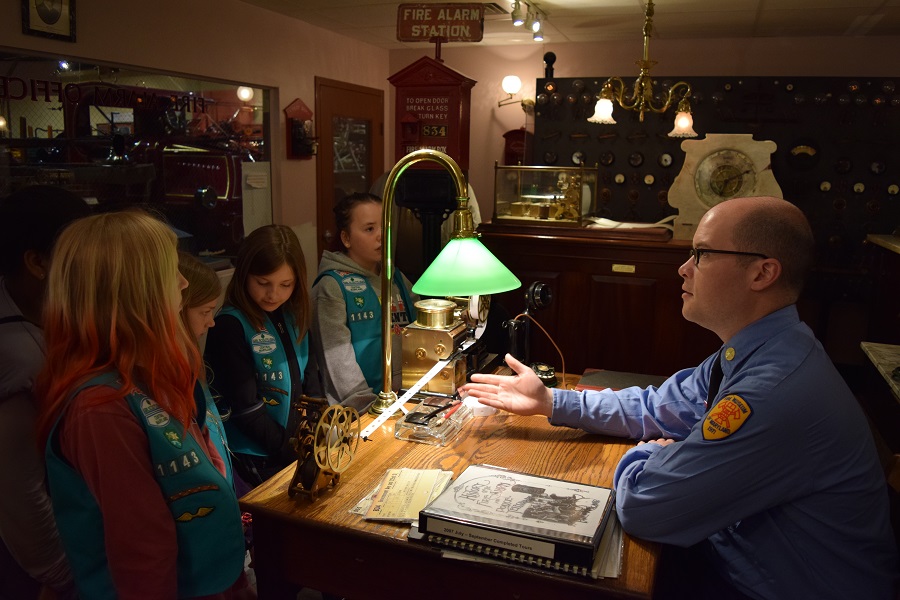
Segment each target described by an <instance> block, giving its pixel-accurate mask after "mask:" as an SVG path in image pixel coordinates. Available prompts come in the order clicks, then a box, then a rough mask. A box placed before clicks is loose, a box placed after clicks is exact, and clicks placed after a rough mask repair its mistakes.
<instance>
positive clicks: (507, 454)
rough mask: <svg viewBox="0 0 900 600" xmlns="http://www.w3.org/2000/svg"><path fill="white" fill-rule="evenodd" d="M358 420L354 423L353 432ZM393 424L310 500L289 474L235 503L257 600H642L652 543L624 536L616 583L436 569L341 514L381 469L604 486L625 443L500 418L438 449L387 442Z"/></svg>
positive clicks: (405, 544)
mask: <svg viewBox="0 0 900 600" xmlns="http://www.w3.org/2000/svg"><path fill="white" fill-rule="evenodd" d="M370 421H371V417H368V416H364V417H363V427H365V425H366V424H367V423H369V422H370ZM394 422H395V419H391V420H389V421H388V422H387V423H385V425H383V426H382V427H381V429H380V430H379V431H376V432H375V433H373V435H372V437H371V438H370V439H369V441H367V442H361V443H360V444H359V446H358V447H357V454H356V456H355V458H354V460H353V463H352V464H351V465H350V467H349V468H348V469H347V471H345V472H344V473H343V474H342V476H341V481H340V484H339V485H338V487H337V488H336V489H334V490H326V491H324V492H322V493H321V494H320V496H319V499H318V500H317V501H316V502H314V503H310V501H309V500H307V499H305V498H302V497H301V496H300V495H297V496H295V497H294V498H290V497H289V496H288V494H287V488H288V484H289V482H290V479H291V477H292V476H293V471H294V467H290V468H287V469H285V470H284V471H282V472H281V473H279V474H278V475H276V476H275V477H273V478H272V479H270V480H269V481H267V482H266V483H265V484H263V485H261V486H260V487H258V488H256V489H255V490H253V491H252V492H250V493H249V494H247V495H246V496H244V497H243V498H242V499H241V506H242V507H243V509H244V510H246V511H249V512H251V513H252V514H253V538H254V547H255V557H254V567H255V570H256V576H257V582H258V585H259V594H260V596H259V597H260V598H261V600H269V599H274V598H293V597H294V595H295V594H296V589H295V588H294V586H296V585H304V586H307V587H310V588H314V589H317V590H321V591H323V592H330V593H333V594H337V595H340V596H345V597H347V598H352V599H363V600H369V599H377V598H411V597H427V598H429V600H440V599H443V598H446V599H448V600H449V599H451V598H452V599H454V600H455V599H457V598H460V597H465V598H471V599H475V598H487V597H490V598H491V599H492V600H493V599H501V598H517V599H528V598H566V599H567V600H573V599H577V598H585V599H587V598H591V599H597V598H607V597H608V598H621V597H627V598H650V597H651V595H652V592H653V584H654V578H655V574H656V565H657V559H658V557H659V545H658V544H655V543H651V542H645V541H641V540H636V539H633V538H631V537H629V536H627V535H626V536H625V546H624V552H623V557H622V560H623V562H622V574H621V576H620V577H619V578H617V579H601V580H593V579H582V578H576V577H572V576H565V575H551V574H544V573H538V572H534V571H530V570H526V569H522V568H517V567H513V566H500V565H486V564H476V563H471V562H463V561H458V560H450V559H442V558H441V556H440V552H439V551H438V550H435V549H433V548H430V547H429V546H427V545H426V544H423V543H420V542H410V541H407V533H408V531H409V528H408V527H407V526H401V525H395V524H388V523H377V522H370V521H365V520H363V519H362V518H361V517H359V516H357V515H353V514H350V513H349V512H348V511H349V510H350V509H351V508H352V507H353V506H355V505H356V503H357V502H358V501H359V500H360V499H361V498H362V497H363V496H365V495H366V494H367V493H369V492H371V491H372V490H373V489H374V487H375V485H376V484H377V483H378V481H379V480H380V479H381V477H382V475H383V474H384V472H385V471H386V470H387V469H388V468H400V467H408V468H412V469H436V468H440V469H445V470H451V471H453V473H454V475H459V474H460V473H461V472H462V470H463V469H464V468H465V467H466V466H468V465H469V464H473V463H474V464H478V463H486V464H492V465H498V466H501V467H507V468H510V469H515V470H519V471H525V472H528V473H534V474H536V475H544V476H548V477H558V478H560V479H569V480H572V481H579V482H584V483H589V484H593V485H605V486H611V485H612V478H613V472H614V470H615V467H616V464H617V463H618V461H619V459H620V458H621V456H622V454H624V453H625V451H626V450H627V449H629V448H631V447H632V446H633V445H634V442H630V441H627V440H621V439H616V438H607V437H603V436H597V435H589V434H586V433H583V432H580V431H577V430H573V429H568V428H563V427H551V426H550V425H549V424H548V423H547V419H545V418H544V417H520V416H515V415H510V414H508V413H501V414H498V415H494V416H491V417H482V418H476V419H473V420H472V421H470V422H469V423H468V424H466V426H465V427H464V428H463V430H462V431H461V432H460V434H459V436H457V438H456V439H455V440H453V442H451V444H450V445H449V446H447V447H435V446H428V445H425V444H416V443H413V442H404V441H400V440H396V439H394V436H393V427H394ZM292 589H293V594H292Z"/></svg>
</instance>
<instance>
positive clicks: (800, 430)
mask: <svg viewBox="0 0 900 600" xmlns="http://www.w3.org/2000/svg"><path fill="white" fill-rule="evenodd" d="M693 246H694V247H693V248H692V250H691V257H690V258H689V259H688V260H687V261H685V263H684V264H683V265H682V266H681V267H680V268H679V270H678V272H679V274H680V275H681V276H682V278H683V279H684V284H683V286H682V289H683V291H684V293H683V294H682V299H683V302H684V304H683V307H682V314H683V315H684V317H685V318H686V319H687V320H689V321H692V322H694V323H697V324H699V325H701V326H703V327H705V328H707V329H709V330H711V331H713V332H714V333H716V334H717V335H718V336H719V338H720V339H721V340H722V341H723V342H724V345H723V346H722V348H721V349H720V350H719V352H717V353H716V354H714V355H712V356H710V357H709V358H707V359H706V360H705V361H703V363H702V364H700V366H698V367H696V368H694V369H685V370H683V371H679V372H678V373H675V374H674V375H673V376H672V377H670V378H669V379H667V380H666V381H665V382H664V383H663V384H662V385H661V386H660V387H659V388H654V387H650V388H646V389H640V388H637V387H632V388H626V389H623V390H619V391H612V390H603V391H600V392H595V391H585V392H579V391H568V390H558V389H554V390H549V389H546V388H544V387H543V385H541V382H540V381H539V380H538V379H537V377H536V376H535V375H534V373H533V372H532V371H531V369H529V368H528V367H526V366H524V365H522V364H521V363H519V362H518V361H516V360H515V359H514V358H512V357H509V356H507V362H508V364H509V365H510V367H511V368H512V369H513V370H514V371H515V372H516V373H517V375H516V376H513V377H501V376H496V375H473V377H472V380H473V383H471V384H469V385H467V386H466V387H465V388H464V390H465V391H466V392H467V393H468V394H470V395H472V396H475V397H477V398H478V399H479V400H481V401H482V402H483V403H485V404H488V405H490V406H494V407H497V408H502V409H505V410H508V411H511V412H515V413H519V414H525V415H533V414H540V415H546V416H547V417H549V418H550V422H551V423H552V424H554V425H565V426H569V427H577V428H581V429H584V430H585V431H588V432H592V433H602V434H607V435H617V436H624V437H629V438H633V439H638V440H643V441H641V442H640V443H639V444H638V445H637V446H636V447H635V448H633V449H631V450H629V451H628V452H627V453H626V454H625V455H624V456H623V458H622V460H621V462H620V463H619V465H618V467H617V468H616V473H615V477H614V486H615V489H616V494H617V495H616V508H617V512H618V515H619V518H620V520H621V522H622V526H623V527H624V529H625V531H627V532H628V533H630V534H631V535H634V536H636V537H641V538H644V539H648V540H654V541H658V542H664V543H667V544H672V545H674V546H681V547H695V548H697V549H698V550H700V551H702V555H703V556H704V558H705V559H706V560H708V561H709V563H711V565H712V567H713V569H714V570H713V572H714V573H716V574H717V575H718V576H720V577H721V578H722V579H724V580H725V582H727V583H726V585H728V584H730V586H732V588H733V590H735V591H736V592H737V595H738V596H740V595H741V594H742V595H743V596H745V597H750V598H766V599H769V598H784V599H792V600H793V599H796V598H817V599H822V598H836V599H837V598H841V599H846V598H869V599H875V598H884V599H889V598H893V597H894V596H893V594H894V591H893V588H894V585H895V584H896V580H897V573H898V562H897V549H896V547H895V543H894V538H893V535H892V533H891V526H890V518H889V508H888V496H887V487H886V484H885V480H884V475H883V472H882V470H881V467H880V465H879V462H878V457H877V454H876V451H875V447H874V443H873V441H872V436H871V432H870V430H869V428H868V424H867V422H866V418H865V416H864V415H863V413H862V411H861V410H860V408H859V405H858V404H857V402H856V399H855V398H854V396H853V394H852V393H851V392H850V390H849V389H848V387H847V385H846V384H845V383H844V381H843V379H842V378H841V376H840V375H839V374H838V372H837V370H836V369H835V367H834V365H833V364H832V363H831V360H830V359H829V358H828V355H827V354H826V353H825V351H824V349H823V348H822V346H821V344H819V342H818V341H817V340H816V339H815V337H814V335H813V333H812V331H811V330H810V329H809V328H808V327H807V326H806V325H805V324H804V323H802V322H801V321H800V320H799V318H798V315H797V309H796V307H795V304H794V303H795V302H796V301H797V298H798V297H799V295H800V291H801V288H802V286H803V280H804V277H805V274H806V272H807V271H808V269H809V267H810V266H811V264H812V261H813V250H814V241H813V236H812V232H811V230H810V227H809V224H808V223H807V221H806V218H805V217H804V216H803V213H802V212H801V211H800V210H799V209H798V208H797V207H795V206H794V205H793V204H791V203H790V202H786V201H784V200H780V199H776V198H737V199H733V200H728V201H727V202H723V203H721V204H718V205H717V206H715V207H714V208H712V209H711V210H709V212H707V213H706V215H704V217H703V219H702V220H701V221H700V223H699V225H698V227H697V231H696V233H695V234H694V241H693ZM693 584H694V585H695V586H696V587H695V588H694V589H695V590H696V591H698V592H699V591H700V590H702V589H703V583H702V582H693ZM719 592H720V596H719V597H728V596H727V594H722V592H725V590H719ZM693 597H694V598H697V597H702V594H699V593H698V594H696V595H693Z"/></svg>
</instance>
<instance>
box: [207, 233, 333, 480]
mask: <svg viewBox="0 0 900 600" xmlns="http://www.w3.org/2000/svg"><path fill="white" fill-rule="evenodd" d="M309 305H310V302H309V291H308V288H307V285H306V260H305V259H304V257H303V250H302V249H301V247H300V240H298V239H297V236H296V235H295V234H294V232H293V231H292V230H291V229H290V228H289V227H286V226H283V225H268V226H265V227H260V228H259V229H256V230H254V231H253V232H252V233H250V235H248V236H247V238H246V239H245V240H244V242H243V243H242V244H241V247H240V250H239V251H238V255H237V257H236V259H235V265H234V275H233V276H232V279H231V282H230V283H229V284H228V289H227V291H226V292H225V306H223V307H222V310H221V311H220V312H219V314H218V315H217V316H216V326H215V327H214V328H212V329H210V330H209V334H208V337H207V341H206V361H207V364H208V365H209V367H210V370H211V373H212V374H211V380H212V383H211V388H212V389H213V390H214V391H215V392H216V393H218V394H219V395H220V396H221V399H220V411H221V409H222V407H223V406H224V407H227V411H228V415H229V416H228V418H227V419H226V421H225V431H226V432H227V437H228V444H229V446H230V448H231V451H232V456H233V459H234V460H233V461H232V464H233V466H234V470H235V472H236V473H237V475H238V476H239V477H240V478H241V479H242V480H243V481H244V482H246V483H247V484H248V485H250V486H251V487H255V486H256V485H259V484H260V483H262V482H263V481H265V480H266V479H268V478H269V477H271V476H272V475H274V474H275V473H277V472H278V471H280V470H281V469H283V468H284V467H286V466H288V465H289V464H291V463H292V462H294V461H295V460H296V459H297V455H296V452H295V450H294V448H293V446H292V445H291V443H290V438H291V436H292V435H294V434H295V433H296V429H297V425H298V419H297V417H298V416H299V412H298V411H297V410H295V409H294V406H295V403H296V402H297V401H298V400H299V398H300V396H301V395H303V394H306V395H310V396H318V395H321V393H320V386H319V383H318V374H317V372H316V369H315V361H310V360H309V349H308V347H309V342H308V340H307V335H306V334H307V330H308V329H309V320H310V308H309ZM221 412H223V413H224V412H225V411H221Z"/></svg>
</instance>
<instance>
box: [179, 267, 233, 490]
mask: <svg viewBox="0 0 900 600" xmlns="http://www.w3.org/2000/svg"><path fill="white" fill-rule="evenodd" d="M178 271H179V272H180V273H181V275H182V277H184V278H185V279H187V282H188V286H187V287H186V288H184V289H183V290H181V320H182V322H183V323H184V326H185V328H186V329H187V331H188V333H190V334H191V335H193V336H194V337H195V338H196V339H197V340H198V342H199V340H200V339H201V338H202V337H203V336H204V335H205V334H206V332H207V331H208V330H209V328H210V327H214V326H215V324H216V322H215V319H214V317H215V314H216V307H217V306H218V303H219V296H221V295H222V282H221V281H219V276H218V275H217V274H216V272H215V271H214V270H213V269H212V268H211V267H210V266H209V265H205V264H203V263H202V262H200V261H199V260H198V259H196V258H194V257H193V256H191V255H190V254H188V253H187V252H179V253H178ZM208 383H209V382H208V381H207V379H206V373H205V372H202V373H201V377H200V379H199V380H197V385H196V386H194V400H195V401H196V402H197V422H198V423H199V424H200V425H201V427H202V426H203V425H204V424H205V425H206V429H207V430H208V432H209V437H210V439H211V440H212V443H213V444H214V445H215V446H216V450H218V451H219V454H220V455H221V456H222V460H223V461H225V476H226V477H227V478H228V481H229V482H232V483H233V477H232V474H231V454H230V452H229V450H228V440H227V438H226V437H225V425H224V423H222V417H221V416H220V415H219V410H218V406H217V405H216V403H215V400H214V399H213V397H212V394H210V392H209V385H207V384H208Z"/></svg>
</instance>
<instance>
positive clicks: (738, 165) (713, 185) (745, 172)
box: [694, 149, 756, 208]
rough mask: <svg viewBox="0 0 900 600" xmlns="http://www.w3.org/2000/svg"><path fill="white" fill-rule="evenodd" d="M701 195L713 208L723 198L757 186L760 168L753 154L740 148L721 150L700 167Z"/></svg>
mask: <svg viewBox="0 0 900 600" xmlns="http://www.w3.org/2000/svg"><path fill="white" fill-rule="evenodd" d="M694 186H695V187H696V189H697V196H699V198H700V201H701V202H702V203H703V204H705V205H706V206H707V207H709V208H712V207H713V206H715V205H716V204H718V203H719V202H722V201H723V200H728V199H730V198H737V197H739V196H745V195H748V194H749V193H750V192H751V191H752V190H753V189H754V187H755V186H756V169H755V167H754V165H753V161H752V160H751V159H750V157H749V156H747V155H746V154H744V153H743V152H740V151H738V150H729V149H725V150H718V151H716V152H713V153H712V154H710V155H709V156H707V157H706V158H704V159H703V160H702V161H700V164H699V165H698V166H697V170H696V172H695V174H694Z"/></svg>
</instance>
